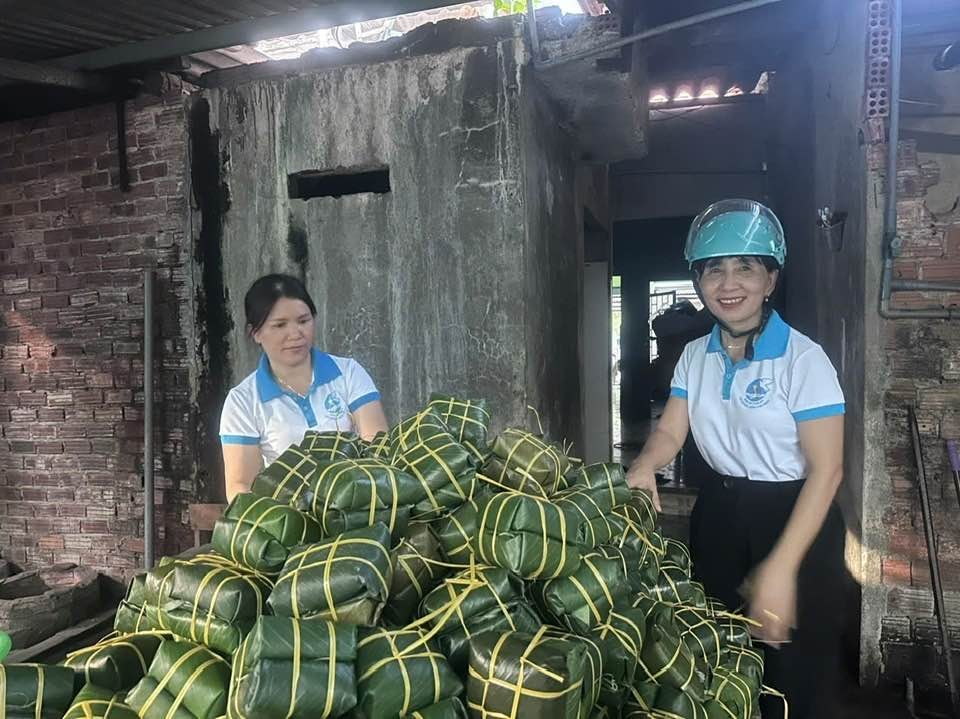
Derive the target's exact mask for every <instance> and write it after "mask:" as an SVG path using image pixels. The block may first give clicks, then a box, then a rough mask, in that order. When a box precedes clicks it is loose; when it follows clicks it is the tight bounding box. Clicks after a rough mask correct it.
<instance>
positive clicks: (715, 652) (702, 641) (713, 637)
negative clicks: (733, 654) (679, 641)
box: [673, 606, 727, 668]
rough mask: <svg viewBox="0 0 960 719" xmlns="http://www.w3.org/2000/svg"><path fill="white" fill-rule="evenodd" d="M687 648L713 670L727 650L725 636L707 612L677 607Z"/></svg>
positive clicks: (694, 608)
mask: <svg viewBox="0 0 960 719" xmlns="http://www.w3.org/2000/svg"><path fill="white" fill-rule="evenodd" d="M673 616H674V618H675V619H676V620H677V625H678V626H679V627H680V632H681V635H682V637H683V641H684V643H685V644H686V645H687V648H688V649H690V651H691V652H693V655H694V656H696V657H698V658H700V659H701V660H703V662H704V663H706V664H707V665H708V666H710V667H711V668H716V667H718V666H719V665H720V655H721V653H722V652H724V651H725V650H726V647H727V645H726V643H725V642H724V641H723V636H722V635H721V634H720V632H719V630H718V629H717V624H716V622H715V621H714V620H713V619H711V618H710V616H709V615H708V614H707V612H706V611H705V610H701V609H697V608H696V607H684V606H680V607H676V609H674V612H673Z"/></svg>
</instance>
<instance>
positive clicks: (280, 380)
mask: <svg viewBox="0 0 960 719" xmlns="http://www.w3.org/2000/svg"><path fill="white" fill-rule="evenodd" d="M275 376H276V378H277V382H279V383H280V384H282V385H283V386H284V387H286V388H287V389H288V390H290V391H291V392H293V393H294V394H295V395H297V397H299V398H300V399H306V398H307V395H305V394H300V393H299V392H297V390H295V389H294V388H293V387H291V386H290V385H289V384H287V383H286V382H284V381H283V378H281V377H280V375H275ZM307 394H309V392H308V393H307Z"/></svg>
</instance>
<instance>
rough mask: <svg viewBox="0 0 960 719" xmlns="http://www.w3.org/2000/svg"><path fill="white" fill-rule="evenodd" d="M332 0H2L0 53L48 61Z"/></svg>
mask: <svg viewBox="0 0 960 719" xmlns="http://www.w3.org/2000/svg"><path fill="white" fill-rule="evenodd" d="M330 4H331V3H330V2H311V1H310V0H223V1H222V2H214V1H213V0H189V2H188V1H186V0H154V1H153V2H151V3H146V2H143V0H82V2H78V1H77V0H44V1H43V2H36V1H35V0H34V1H22V0H14V1H13V2H2V0H0V8H2V9H0V40H2V42H0V56H3V57H8V58H13V59H17V60H26V61H34V62H36V61H42V60H50V59H53V58H59V57H64V56H68V55H74V54H79V53H82V52H88V51H91V50H97V49H100V48H104V47H112V46H114V45H122V44H125V43H134V42H142V41H144V40H153V39H156V38H161V37H165V36H168V35H178V34H182V33H187V32H193V31H196V30H203V29H207V28H211V27H217V26H221V25H227V24H230V23H235V22H240V21H245V20H253V19H256V18H264V17H270V16H271V15H276V14H280V13H287V12H294V11H297V10H303V9H307V8H310V7H320V6H323V5H330Z"/></svg>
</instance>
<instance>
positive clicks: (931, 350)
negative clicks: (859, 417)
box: [875, 142, 960, 681]
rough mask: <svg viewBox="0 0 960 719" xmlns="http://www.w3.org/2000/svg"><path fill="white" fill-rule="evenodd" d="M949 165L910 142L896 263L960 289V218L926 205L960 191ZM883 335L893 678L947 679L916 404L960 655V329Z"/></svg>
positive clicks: (887, 653) (892, 325)
mask: <svg viewBox="0 0 960 719" xmlns="http://www.w3.org/2000/svg"><path fill="white" fill-rule="evenodd" d="M881 149H882V148H881ZM928 157H929V156H928ZM875 159H876V161H877V162H882V160H881V159H880V158H879V157H877V158H875ZM943 167H948V165H947V163H943V165H941V164H940V163H938V162H936V161H935V159H932V160H926V161H923V162H921V161H919V160H918V157H917V150H916V144H915V143H914V142H904V143H902V145H901V148H900V172H899V176H898V183H899V190H900V196H899V197H900V199H899V202H898V207H897V209H898V213H899V222H898V232H899V235H900V238H901V239H902V241H903V250H902V253H901V255H900V257H899V258H898V259H897V261H896V266H895V272H896V276H897V277H901V278H909V279H926V280H941V281H954V282H960V215H958V214H957V213H946V214H945V215H943V216H937V215H934V214H932V213H931V211H930V209H929V205H928V203H927V202H926V199H927V197H928V193H929V191H930V190H931V188H933V187H935V186H937V185H938V184H940V183H942V182H945V181H947V182H952V183H954V184H956V185H957V186H960V178H956V177H944V176H942V174H941V173H942V171H943ZM893 297H894V301H893V303H892V304H893V306H894V307H897V308H911V307H944V306H954V307H957V306H960V294H950V293H919V292H904V293H896V294H895V295H894V296H893ZM883 329H884V347H883V352H884V354H885V357H886V366H887V370H888V376H887V383H886V393H885V396H884V416H885V423H886V446H885V448H884V450H885V454H886V464H887V470H888V476H889V478H890V481H891V483H892V487H891V492H892V500H891V502H890V503H889V505H888V506H886V507H884V508H880V509H878V510H877V511H882V512H883V521H884V525H885V526H886V527H887V529H888V531H889V533H888V541H887V546H886V551H885V557H884V559H883V562H882V577H883V582H884V584H885V585H886V587H887V589H888V594H887V605H886V608H885V612H884V620H883V626H882V634H881V649H882V652H883V660H884V674H885V676H886V677H887V678H889V679H893V680H900V679H902V678H903V677H904V676H911V677H913V678H914V679H917V680H920V681H924V680H926V679H930V678H934V677H936V676H938V675H940V674H941V673H942V662H941V660H940V659H938V654H937V651H936V649H935V647H936V645H938V644H939V641H940V640H939V634H938V630H937V624H936V618H935V615H934V612H933V595H932V593H931V582H930V569H929V563H928V559H927V550H926V544H925V540H924V534H923V517H922V515H921V512H920V498H919V492H918V487H917V471H916V464H915V459H914V454H913V448H912V444H911V439H910V430H909V425H908V423H907V406H908V405H911V404H912V405H914V406H916V408H917V419H918V422H919V427H920V435H921V442H922V445H923V454H924V461H925V466H926V472H927V481H928V486H929V488H930V495H931V496H930V501H931V504H932V508H933V521H934V524H935V526H936V529H937V532H938V535H939V553H940V560H941V563H940V566H941V575H942V578H943V581H944V588H945V590H946V600H947V605H948V607H947V608H948V615H949V617H950V624H951V629H952V635H953V641H954V647H958V646H960V508H958V505H957V497H956V493H955V491H954V487H953V483H952V475H951V473H950V466H949V463H948V460H947V454H946V440H947V439H960V322H957V321H951V322H948V321H939V320H896V321H886V322H885V323H884V328H883Z"/></svg>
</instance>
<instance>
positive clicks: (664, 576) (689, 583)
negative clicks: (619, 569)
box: [647, 564, 707, 609]
mask: <svg viewBox="0 0 960 719" xmlns="http://www.w3.org/2000/svg"><path fill="white" fill-rule="evenodd" d="M647 591H648V592H649V594H650V596H652V597H655V598H657V599H659V600H660V601H662V602H667V603H668V604H687V605H689V606H692V607H698V608H700V609H706V607H707V596H706V594H705V593H704V591H703V585H702V584H700V582H695V581H694V580H693V579H691V578H690V574H689V573H688V572H687V571H686V570H685V569H683V567H678V566H677V565H676V564H661V565H660V576H659V577H657V581H656V582H655V583H654V584H653V586H651V587H648V588H647Z"/></svg>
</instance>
